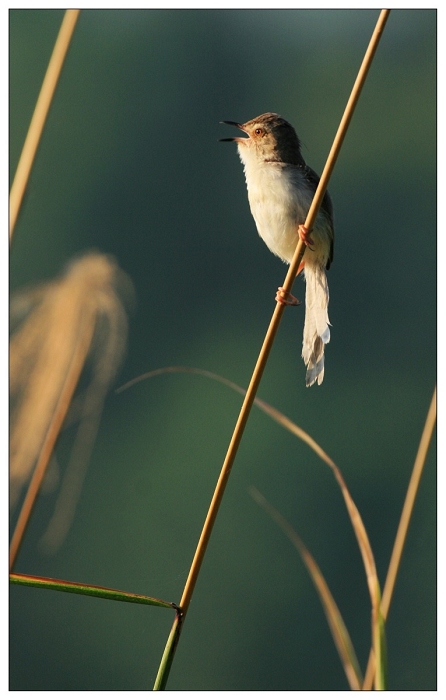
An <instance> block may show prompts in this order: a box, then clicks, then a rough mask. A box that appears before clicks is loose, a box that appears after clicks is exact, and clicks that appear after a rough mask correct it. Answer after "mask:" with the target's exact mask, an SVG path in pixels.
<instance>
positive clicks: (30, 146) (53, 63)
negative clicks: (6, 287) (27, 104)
mask: <svg viewBox="0 0 446 700" xmlns="http://www.w3.org/2000/svg"><path fill="white" fill-rule="evenodd" d="M79 12H80V10H66V11H65V14H64V18H63V20H62V24H61V27H60V30H59V34H58V37H57V39H56V43H55V44H54V49H53V53H52V55H51V58H50V62H49V64H48V68H47V71H46V74H45V78H44V79H43V83H42V87H41V89H40V94H39V97H38V99H37V102H36V106H35V109H34V113H33V116H32V119H31V123H30V125H29V129H28V133H27V135H26V139H25V143H24V144H23V149H22V153H21V155H20V160H19V164H18V166H17V170H16V173H15V176H14V181H13V183H12V187H11V193H10V195H9V238H10V240H11V239H12V234H13V232H14V227H15V224H16V221H17V217H18V214H19V210H20V205H21V203H22V199H23V195H24V193H25V189H26V185H27V183H28V179H29V174H30V172H31V168H32V165H33V162H34V157H35V155H36V151H37V147H38V145H39V141H40V137H41V136H42V131H43V127H44V126H45V121H46V118H47V115H48V110H49V108H50V105H51V100H52V99H53V95H54V91H55V89H56V85H57V81H58V80H59V75H60V72H61V70H62V66H63V62H64V60H65V56H66V54H67V51H68V47H69V45H70V40H71V37H72V34H73V31H74V27H75V26H76V22H77V18H78V16H79Z"/></svg>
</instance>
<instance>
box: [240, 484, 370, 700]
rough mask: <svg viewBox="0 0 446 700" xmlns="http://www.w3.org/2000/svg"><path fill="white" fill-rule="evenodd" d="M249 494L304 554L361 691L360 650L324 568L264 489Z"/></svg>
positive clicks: (338, 644)
mask: <svg viewBox="0 0 446 700" xmlns="http://www.w3.org/2000/svg"><path fill="white" fill-rule="evenodd" d="M249 493H250V495H251V496H252V498H253V499H254V500H255V501H256V503H258V504H259V505H260V506H261V507H262V508H263V509H264V510H265V511H266V513H268V515H269V516H270V517H271V519H272V520H274V522H275V523H276V524H277V525H278V526H279V527H280V529H281V530H282V532H284V533H285V535H286V536H287V537H288V539H289V540H290V541H291V543H292V544H293V545H294V546H295V547H296V549H297V550H298V552H299V554H300V555H301V557H302V559H303V562H304V564H305V566H306V567H307V569H308V572H309V574H310V576H311V578H312V580H313V583H314V586H315V588H316V590H317V592H318V594H319V598H320V600H321V603H322V606H323V608H324V612H325V616H326V618H327V622H328V625H329V627H330V630H331V633H332V636H333V640H334V643H335V645H336V648H337V650H338V653H339V656H340V659H341V662H342V665H343V667H344V671H345V675H346V676H347V680H348V683H349V685H350V688H351V690H361V688H362V682H363V681H362V673H361V669H360V666H359V662H358V658H357V656H356V652H355V650H354V647H353V644H352V641H351V639H350V635H349V633H348V630H347V627H346V626H345V623H344V620H343V618H342V615H341V613H340V611H339V608H338V606H337V605H336V602H335V600H334V598H333V596H332V594H331V592H330V589H329V587H328V585H327V582H326V581H325V578H324V576H323V575H322V572H321V570H320V569H319V566H318V565H317V563H316V560H315V559H314V557H313V555H312V554H311V552H310V551H309V550H308V549H307V547H306V546H305V544H304V543H303V541H302V540H301V538H300V537H299V535H298V534H297V533H296V532H295V530H294V529H293V528H292V527H291V525H290V524H289V523H288V522H287V520H285V518H283V517H282V515H281V514H280V513H279V512H278V511H277V510H276V509H275V508H274V507H273V506H272V505H271V504H270V503H268V501H267V500H266V498H265V497H264V496H262V494H261V493H260V491H258V490H257V489H256V488H254V487H253V486H251V488H250V489H249Z"/></svg>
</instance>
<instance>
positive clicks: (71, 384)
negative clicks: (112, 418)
mask: <svg viewBox="0 0 446 700" xmlns="http://www.w3.org/2000/svg"><path fill="white" fill-rule="evenodd" d="M119 286H121V287H125V286H126V287H127V289H129V288H130V283H129V282H128V280H127V278H126V277H125V275H124V273H122V272H121V271H120V270H119V268H118V266H117V264H116V263H115V262H114V261H113V259H112V258H110V257H109V256H106V255H102V254H100V253H88V254H86V255H84V256H82V257H81V258H78V259H76V260H75V261H74V262H72V263H71V264H70V266H69V267H68V269H67V271H66V273H65V275H63V276H62V277H60V278H59V279H57V280H55V281H53V282H50V283H47V284H44V285H41V286H39V287H37V288H34V289H31V290H27V291H25V292H22V293H20V294H18V295H17V296H16V297H15V299H13V303H12V320H13V323H14V322H16V321H17V317H18V316H19V315H23V313H24V312H25V313H26V312H27V315H26V318H25V320H24V321H23V322H22V323H21V324H20V323H19V325H18V327H17V330H16V331H15V332H14V334H13V335H12V338H11V344H10V378H11V380H10V381H11V437H10V453H11V454H10V483H11V501H12V504H13V505H14V504H15V503H16V502H17V501H18V498H19V495H20V492H21V490H22V489H23V487H24V486H25V484H26V483H27V482H28V481H29V480H30V479H31V476H32V473H33V470H34V469H35V467H36V465H38V467H39V474H38V476H36V477H35V478H34V477H33V480H34V484H32V486H33V488H32V491H34V492H35V493H33V494H31V495H30V496H29V498H28V502H27V499H25V503H27V508H26V510H27V511H28V512H27V513H26V514H23V510H24V507H22V516H19V521H22V527H23V530H24V526H25V525H26V522H27V520H28V518H29V513H30V511H31V508H32V505H33V503H34V499H35V496H36V495H37V492H38V490H39V487H40V484H41V482H42V479H43V476H44V474H45V471H46V468H47V466H48V462H49V458H50V456H51V453H52V450H53V447H54V443H55V440H56V438H57V435H58V433H59V431H60V428H61V427H62V424H63V422H64V420H65V418H66V415H67V411H68V407H69V405H70V402H71V399H72V397H73V394H74V391H75V388H76V386H77V384H78V381H79V378H80V376H81V373H82V371H83V368H84V367H85V362H86V360H87V356H88V355H90V356H91V357H92V370H91V378H90V381H89V384H88V387H87V389H86V392H85V398H84V400H83V402H82V408H81V415H80V416H79V421H80V427H79V430H78V434H77V438H76V440H75V443H74V447H73V450H72V456H71V460H70V465H69V467H68V470H67V474H66V478H65V482H64V485H63V486H62V490H61V494H60V496H59V502H58V504H57V505H56V514H55V515H56V517H55V519H54V518H53V527H52V528H51V530H50V532H49V533H47V536H46V538H45V539H46V544H47V545H48V546H50V547H51V548H55V547H56V546H57V545H58V544H59V543H60V541H61V539H63V537H64V535H65V534H66V531H67V529H68V527H69V524H70V522H71V518H72V515H73V512H74V508H75V505H76V502H77V499H78V496H79V492H80V488H81V485H82V480H83V475H84V473H85V468H86V462H87V459H88V456H89V453H90V450H91V447H92V444H93V440H94V437H95V435H96V430H97V426H98V422H99V418H100V413H101V409H102V403H103V400H104V396H105V392H106V390H107V388H108V386H109V384H110V381H111V380H112V378H113V376H114V374H115V372H116V369H117V366H118V364H119V361H120V359H121V357H122V354H123V351H124V348H125V340H126V334H127V319H126V314H125V311H124V307H123V305H122V302H121V300H120V297H119V294H118V288H119ZM124 291H125V290H124ZM67 480H68V481H67ZM36 481H37V483H36ZM25 503H24V506H25ZM24 515H26V518H25V522H23V519H24ZM22 535H23V532H22V533H21V536H22ZM21 536H20V539H21ZM13 539H15V540H17V537H15V538H13ZM16 546H18V543H16Z"/></svg>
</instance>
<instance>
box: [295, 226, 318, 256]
mask: <svg viewBox="0 0 446 700" xmlns="http://www.w3.org/2000/svg"><path fill="white" fill-rule="evenodd" d="M298 233H299V238H300V240H301V241H302V243H305V245H306V246H307V247H308V248H310V246H312V245H313V246H314V241H313V239H312V238H311V236H310V232H309V230H308V229H307V227H306V226H304V225H303V224H300V225H299V228H298ZM310 250H313V248H310Z"/></svg>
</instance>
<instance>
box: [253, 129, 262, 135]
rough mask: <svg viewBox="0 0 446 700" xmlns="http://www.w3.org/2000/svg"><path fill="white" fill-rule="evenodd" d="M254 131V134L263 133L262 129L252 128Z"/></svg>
mask: <svg viewBox="0 0 446 700" xmlns="http://www.w3.org/2000/svg"><path fill="white" fill-rule="evenodd" d="M254 133H255V135H256V136H262V135H263V129H260V128H257V129H255V130H254Z"/></svg>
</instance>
